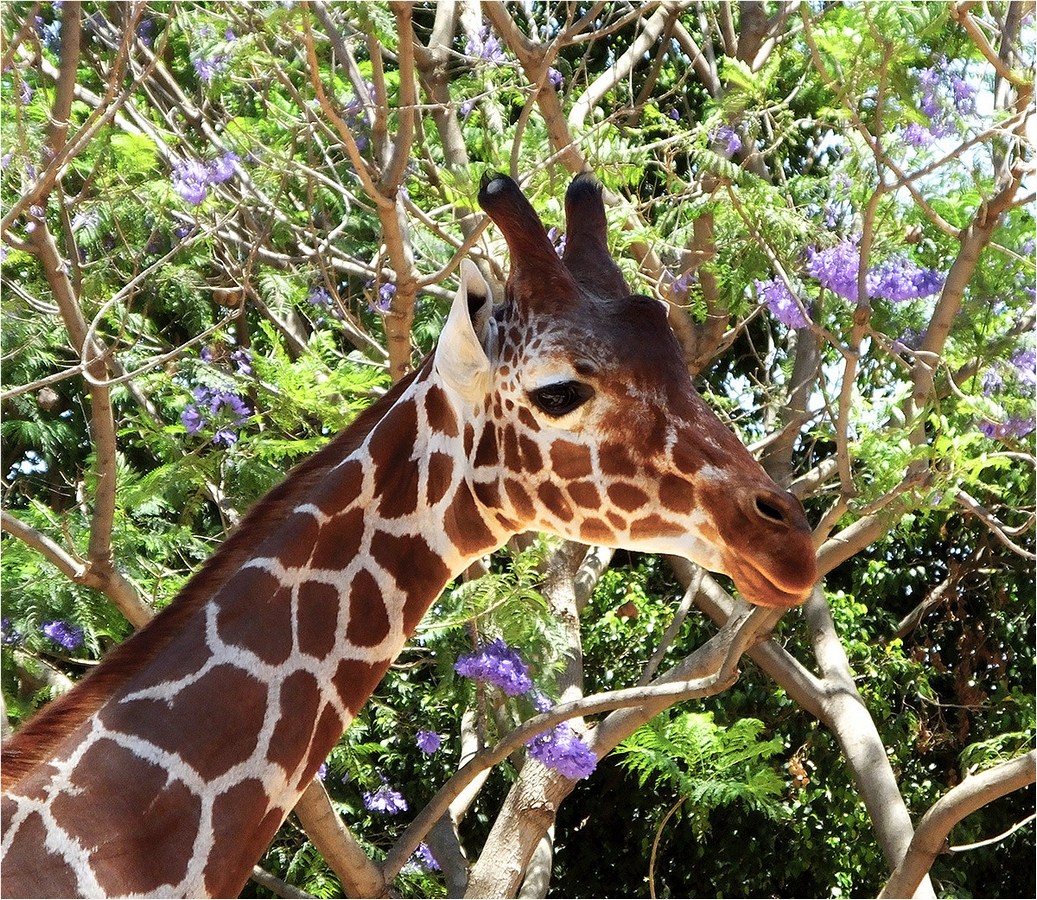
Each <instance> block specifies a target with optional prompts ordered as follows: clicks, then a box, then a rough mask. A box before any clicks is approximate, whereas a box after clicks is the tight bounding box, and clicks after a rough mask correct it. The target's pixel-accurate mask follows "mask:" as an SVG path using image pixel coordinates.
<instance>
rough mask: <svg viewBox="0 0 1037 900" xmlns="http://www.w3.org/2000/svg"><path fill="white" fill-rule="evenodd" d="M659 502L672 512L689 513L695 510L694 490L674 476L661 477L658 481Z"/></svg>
mask: <svg viewBox="0 0 1037 900" xmlns="http://www.w3.org/2000/svg"><path fill="white" fill-rule="evenodd" d="M659 500H660V502H661V503H662V505H663V506H665V507H666V508H667V509H672V510H673V511H674V512H679V513H690V512H691V511H692V510H693V509H694V508H695V488H694V487H693V486H692V484H691V482H689V481H686V480H685V479H683V478H678V477H677V476H676V475H663V476H662V478H660V479H659Z"/></svg>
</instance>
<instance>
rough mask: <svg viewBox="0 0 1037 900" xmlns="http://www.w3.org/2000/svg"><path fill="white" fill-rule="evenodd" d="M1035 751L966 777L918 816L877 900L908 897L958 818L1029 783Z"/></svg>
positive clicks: (1032, 780) (1036, 751)
mask: <svg viewBox="0 0 1037 900" xmlns="http://www.w3.org/2000/svg"><path fill="white" fill-rule="evenodd" d="M1035 765H1037V750H1031V751H1030V752H1029V753H1027V754H1025V755H1023V756H1017V757H1016V758H1015V759H1012V760H1009V761H1008V762H1003V763H999V764H998V765H996V766H994V767H993V768H992V769H987V770H986V771H984V772H980V773H979V774H978V775H970V776H969V777H968V778H966V779H965V780H964V781H962V782H961V783H960V784H958V785H955V786H954V787H952V788H951V789H950V790H949V791H948V792H947V793H946V794H944V795H943V796H942V797H941V798H940V799H939V800H937V801H936V802H935V803H934V804H933V805H932V806H930V807H929V809H928V811H927V812H926V814H925V815H924V816H922V821H921V822H919V823H918V828H917V829H916V830H915V835H914V838H913V839H912V840H911V845H910V847H909V848H908V850H907V853H906V854H905V856H904V858H903V860H902V862H901V863H900V864H899V865H898V866H897V867H896V869H894V870H893V874H892V875H891V876H890V878H889V881H887V882H886V886H885V887H884V888H883V889H882V893H880V894H879V897H882V898H886V897H911V896H913V895H914V893H915V891H916V890H917V888H918V885H919V883H920V882H921V881H922V879H923V878H924V877H925V876H926V874H927V873H928V872H929V869H930V868H931V867H932V864H933V862H934V861H935V860H936V857H937V856H938V855H939V854H940V853H942V852H943V851H944V848H945V846H946V843H947V836H948V835H949V834H950V833H951V829H952V828H954V826H955V825H957V824H958V823H959V822H960V821H961V820H962V819H964V818H965V817H966V816H969V815H971V814H972V813H974V812H975V811H976V810H977V809H980V808H981V807H983V806H986V805H987V804H988V803H991V802H992V801H994V800H996V799H997V798H998V797H1003V796H1004V795H1005V794H1010V793H1011V792H1012V791H1017V790H1019V789H1020V788H1023V787H1025V786H1026V785H1028V784H1033V783H1034V780H1035V778H1037V773H1035V770H1034V766H1035Z"/></svg>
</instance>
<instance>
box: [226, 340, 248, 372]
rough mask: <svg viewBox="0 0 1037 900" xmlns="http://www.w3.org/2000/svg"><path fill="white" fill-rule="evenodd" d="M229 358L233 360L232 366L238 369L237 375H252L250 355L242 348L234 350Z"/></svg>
mask: <svg viewBox="0 0 1037 900" xmlns="http://www.w3.org/2000/svg"><path fill="white" fill-rule="evenodd" d="M230 358H231V359H232V360H234V364H235V365H236V366H237V367H238V374H239V375H251V374H252V354H251V353H249V351H248V350H246V349H245V348H244V347H242V348H240V349H238V350H235V351H234V352H233V353H232V354H231V355H230Z"/></svg>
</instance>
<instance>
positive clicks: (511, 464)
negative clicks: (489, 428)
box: [503, 423, 522, 472]
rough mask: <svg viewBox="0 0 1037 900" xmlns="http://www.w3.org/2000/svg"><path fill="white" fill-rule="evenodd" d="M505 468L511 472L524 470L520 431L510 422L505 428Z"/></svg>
mask: <svg viewBox="0 0 1037 900" xmlns="http://www.w3.org/2000/svg"><path fill="white" fill-rule="evenodd" d="M503 444H504V468H505V469H507V470H508V471H509V472H521V471H522V456H521V455H520V454H519V442H518V432H517V431H516V430H515V426H514V425H512V424H510V423H509V424H508V426H507V427H506V428H505V429H504V440H503Z"/></svg>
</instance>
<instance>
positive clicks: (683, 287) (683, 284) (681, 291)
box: [670, 272, 695, 300]
mask: <svg viewBox="0 0 1037 900" xmlns="http://www.w3.org/2000/svg"><path fill="white" fill-rule="evenodd" d="M694 283H695V275H694V274H693V273H691V272H685V273H684V274H683V275H681V277H680V278H678V279H677V280H676V281H674V282H673V284H672V285H670V290H671V292H672V293H673V296H674V297H675V298H677V299H679V300H687V298H688V291H690V290H691V286H692V285H693V284H694Z"/></svg>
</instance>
